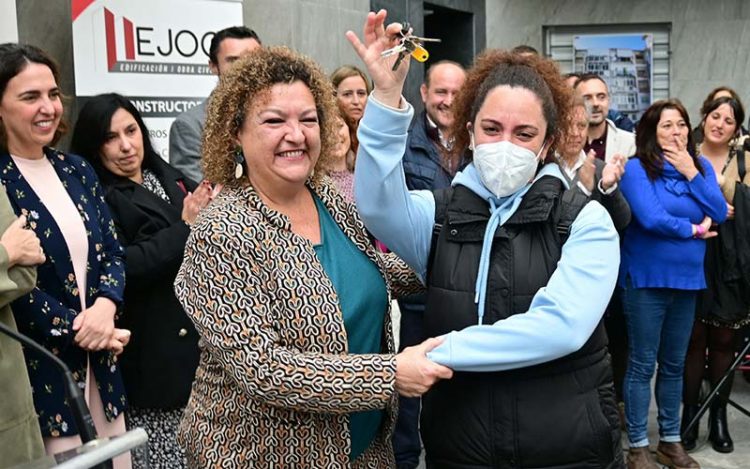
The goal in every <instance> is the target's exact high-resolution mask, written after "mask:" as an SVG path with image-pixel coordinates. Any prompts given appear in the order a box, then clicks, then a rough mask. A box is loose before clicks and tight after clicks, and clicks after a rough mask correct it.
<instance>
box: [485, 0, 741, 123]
mask: <svg viewBox="0 0 750 469" xmlns="http://www.w3.org/2000/svg"><path fill="white" fill-rule="evenodd" d="M486 7H487V47H500V48H508V47H513V46H515V45H517V44H523V43H525V44H529V45H531V46H534V47H536V48H538V49H539V50H542V27H543V26H545V25H550V26H551V25H587V24H597V25H602V24H629V23H671V25H672V32H671V35H670V44H671V56H670V95H671V96H672V97H675V98H679V99H680V100H682V102H683V103H684V104H685V106H686V107H687V109H688V111H689V112H690V118H691V121H693V125H695V124H697V122H698V114H699V108H700V105H701V103H702V102H703V100H704V99H705V97H706V95H707V94H708V92H709V91H710V90H711V89H712V88H714V87H716V86H718V85H728V86H730V87H732V88H734V89H735V90H737V92H738V93H739V94H740V96H741V97H742V100H743V102H744V104H745V107H746V109H747V108H750V1H748V0H713V1H705V0H487V3H486ZM746 122H747V120H746Z"/></svg>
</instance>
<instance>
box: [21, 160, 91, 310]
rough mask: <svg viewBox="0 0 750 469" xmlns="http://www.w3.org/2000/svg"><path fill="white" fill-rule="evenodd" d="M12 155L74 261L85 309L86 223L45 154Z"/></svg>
mask: <svg viewBox="0 0 750 469" xmlns="http://www.w3.org/2000/svg"><path fill="white" fill-rule="evenodd" d="M11 158H13V162H14V163H15V164H16V166H17V167H18V170H19V171H20V172H21V174H22V175H23V177H24V178H25V179H26V182H28V183H29V186H31V188H32V189H33V190H34V192H35V193H36V195H37V196H38V197H39V200H41V201H42V204H43V205H44V206H45V207H46V208H47V210H48V211H49V213H50V215H52V218H53V219H54V220H55V223H57V226H58V228H60V231H61V232H62V235H63V238H64V239H65V244H67V246H68V251H69V252H70V259H71V261H72V263H73V272H74V273H75V276H76V284H77V286H78V297H79V298H80V299H81V310H84V309H86V264H87V263H88V257H89V238H88V236H86V227H85V226H84V225H83V220H81V214H80V213H79V212H78V209H77V208H76V206H75V204H74V203H73V199H71V198H70V194H68V191H66V190H65V187H63V184H62V181H60V178H59V177H58V176H57V173H56V172H55V168H53V167H52V163H50V161H49V160H48V159H47V158H41V159H38V160H29V159H26V158H20V157H17V156H13V155H11Z"/></svg>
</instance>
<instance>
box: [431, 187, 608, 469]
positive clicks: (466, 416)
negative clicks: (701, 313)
mask: <svg viewBox="0 0 750 469" xmlns="http://www.w3.org/2000/svg"><path fill="white" fill-rule="evenodd" d="M563 190H564V187H563V185H562V182H561V181H560V180H559V179H557V178H554V177H542V178H540V179H539V180H538V181H537V182H536V183H534V185H533V186H532V187H531V189H530V190H529V192H527V194H526V195H525V196H524V199H523V201H522V203H521V205H520V206H519V208H518V210H517V211H516V212H515V213H514V214H513V215H512V216H511V218H510V219H509V220H508V221H507V222H506V223H505V224H504V225H503V226H502V227H500V228H498V229H497V231H496V232H495V236H494V240H493V244H492V252H491V257H490V269H489V278H488V282H487V294H486V303H485V313H484V318H483V321H482V323H483V324H492V323H495V322H497V321H499V320H503V319H506V318H508V317H509V316H512V315H514V314H520V313H525V312H526V311H528V308H529V305H530V304H531V300H532V298H533V296H534V294H535V293H536V292H537V291H538V290H539V289H540V288H542V287H544V286H546V285H547V282H548V281H549V278H550V276H551V275H552V273H553V272H554V271H555V269H556V268H557V262H558V261H559V259H560V254H561V249H562V244H563V240H564V238H565V234H563V235H562V237H561V233H560V232H559V229H558V228H559V222H560V218H561V213H563V212H564V204H562V203H561V198H562V194H563ZM446 191H447V192H444V193H442V194H440V193H437V192H436V194H435V198H436V202H437V203H436V222H437V223H440V222H442V224H443V226H442V229H441V230H440V234H439V235H438V237H437V239H436V242H435V243H434V245H433V249H432V252H431V256H432V257H431V260H430V268H429V272H428V279H427V280H428V281H427V284H428V292H427V304H426V310H425V315H424V324H425V333H426V335H427V336H428V337H434V336H438V335H442V334H445V333H448V332H450V331H453V330H461V329H464V328H466V327H468V326H473V325H476V324H477V322H478V316H477V306H476V305H475V304H474V290H475V283H476V278H477V270H478V266H479V259H480V254H481V251H482V241H483V238H484V232H485V227H486V225H487V222H488V220H489V215H490V214H489V210H488V208H487V202H485V201H484V200H482V199H481V198H480V197H478V196H477V195H475V194H474V193H473V192H471V191H470V190H469V189H467V188H465V187H463V186H456V187H455V188H453V189H447V190H446ZM446 197H447V206H445V205H442V207H441V202H440V201H441V200H442V201H445V200H446ZM441 210H444V212H443V213H438V212H440V211H441ZM575 215H577V212H576V213H575V214H574V216H575ZM550 334H554V331H550ZM540 346H541V344H540ZM421 429H422V439H423V441H424V445H425V449H426V452H427V463H428V467H450V468H462V467H466V468H469V467H471V468H480V467H481V468H485V467H486V468H506V467H507V468H515V467H533V468H573V467H575V468H588V467H591V468H600V467H620V465H621V464H622V451H621V450H620V449H619V445H620V432H619V420H618V414H617V408H616V404H615V401H614V385H613V382H612V376H611V369H610V366H609V355H608V353H607V337H606V333H605V331H604V328H603V326H602V324H601V323H600V324H599V325H598V326H597V328H596V329H595V331H594V333H593V334H592V335H591V337H590V338H589V340H588V341H587V342H586V343H585V345H584V346H583V347H582V348H581V349H580V350H578V351H577V352H574V353H572V354H570V355H567V356H565V357H562V358H559V359H557V360H554V361H552V362H549V363H544V364H540V365H536V366H532V367H527V368H522V369H518V370H512V371H505V372H488V373H469V372H457V373H455V374H454V377H453V379H451V380H448V381H442V382H440V383H438V384H437V385H436V386H434V387H433V388H432V389H431V390H430V391H429V392H428V393H427V394H426V395H425V396H424V397H423V410H422V418H421Z"/></svg>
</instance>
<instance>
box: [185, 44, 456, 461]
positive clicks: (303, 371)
mask: <svg viewBox="0 0 750 469" xmlns="http://www.w3.org/2000/svg"><path fill="white" fill-rule="evenodd" d="M335 106H336V104H335V101H334V98H333V90H332V87H331V85H330V83H329V82H328V80H327V78H326V77H325V75H323V73H322V72H321V70H320V69H319V68H318V66H317V65H315V64H314V63H313V62H312V61H310V60H309V59H307V58H304V57H302V56H300V55H297V54H296V53H294V52H292V51H290V50H288V49H285V48H267V49H263V50H260V51H258V52H256V53H254V54H251V55H249V56H248V57H245V58H243V59H240V60H239V61H238V62H237V63H236V64H235V65H234V66H233V67H232V69H231V71H230V72H229V73H228V74H227V75H226V76H225V77H224V78H223V79H222V81H221V82H220V83H219V86H218V87H217V88H216V90H215V91H214V93H213V95H212V98H211V101H210V103H209V106H208V118H207V121H206V129H205V135H204V142H203V152H204V157H203V160H204V164H205V168H204V169H205V171H204V172H205V174H206V177H207V178H208V179H210V180H212V181H215V182H219V183H222V184H224V185H225V188H224V189H223V190H222V191H221V193H219V195H218V196H217V198H216V199H215V200H214V201H213V202H212V203H211V205H209V206H208V207H207V208H206V209H205V210H204V212H203V213H202V214H201V216H200V217H199V218H198V220H197V222H196V223H195V224H194V225H193V227H192V233H191V235H190V238H189V239H188V242H187V245H186V247H185V260H184V262H183V264H182V266H181V268H180V271H179V273H178V274H177V279H176V281H175V290H176V292H177V297H178V298H179V299H180V301H181V302H182V305H183V306H184V308H185V311H186V312H187V314H188V315H189V316H190V317H191V318H192V320H193V322H194V324H195V326H196V329H197V330H198V333H199V334H200V335H201V344H202V350H201V363H200V365H199V367H198V371H197V373H196V380H195V384H194V385H193V391H192V394H191V395H190V401H189V402H188V405H187V409H186V410H185V415H184V418H183V421H182V424H181V427H180V435H179V439H180V441H181V443H182V445H183V446H184V447H185V449H186V451H187V454H188V464H189V465H190V466H191V467H214V466H217V465H219V463H221V464H222V465H226V464H227V462H228V461H231V462H232V467H270V466H274V465H277V464H278V461H279V460H283V461H291V462H290V464H291V465H293V466H295V467H326V468H348V467H391V466H393V465H394V463H393V450H392V447H391V435H390V431H391V429H392V428H393V424H392V422H393V419H394V416H395V408H394V402H395V395H396V392H400V393H402V394H406V395H409V396H416V395H419V394H421V393H423V392H424V391H425V390H426V389H427V388H428V387H429V386H431V385H432V384H433V383H435V382H436V381H437V380H438V379H442V378H450V377H451V372H450V370H448V369H447V368H445V367H442V366H439V365H437V364H435V363H433V362H431V361H429V360H428V359H427V358H426V355H425V354H426V352H427V351H428V350H430V349H431V348H433V347H435V346H436V345H437V343H438V342H439V341H437V340H436V339H431V340H428V341H426V342H424V343H423V344H421V345H419V346H416V347H412V348H408V349H406V350H404V351H403V352H402V353H400V354H398V355H396V354H394V353H393V352H394V350H393V340H392V332H391V324H390V304H391V302H390V296H391V289H393V290H394V291H396V292H399V293H400V292H410V291H415V290H416V289H419V288H420V284H419V281H418V279H417V277H416V275H415V274H414V273H413V272H411V271H409V270H408V268H406V266H405V265H404V264H403V262H400V261H399V260H398V259H397V258H395V257H394V256H393V255H392V254H388V255H386V254H381V253H378V252H376V250H375V249H374V248H373V246H372V243H371V242H370V239H369V238H368V235H367V233H366V232H365V230H364V227H363V225H362V222H361V221H360V219H359V216H358V215H357V212H356V210H355V208H354V206H353V205H352V204H350V203H348V202H346V201H345V200H344V199H343V198H342V197H341V196H340V195H339V192H338V191H337V190H336V189H335V188H334V187H333V183H332V181H331V180H330V179H329V178H328V177H327V176H326V175H325V174H326V173H327V170H328V169H329V168H332V167H333V166H334V164H335V163H336V162H337V161H336V159H337V158H339V155H338V153H337V152H336V151H334V148H335V147H336V146H337V145H338V143H339V138H338V135H337V133H338V131H339V128H340V126H339V124H340V121H338V120H337V119H336V116H337V114H338V113H337V110H336V108H335ZM290 457H294V458H296V459H293V460H290V459H289V458H290Z"/></svg>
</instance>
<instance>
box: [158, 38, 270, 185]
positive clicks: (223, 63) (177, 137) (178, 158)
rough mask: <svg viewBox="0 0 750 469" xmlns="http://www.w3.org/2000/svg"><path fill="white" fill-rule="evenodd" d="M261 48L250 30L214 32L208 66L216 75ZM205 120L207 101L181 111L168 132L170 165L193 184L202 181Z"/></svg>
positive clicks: (258, 39) (258, 40)
mask: <svg viewBox="0 0 750 469" xmlns="http://www.w3.org/2000/svg"><path fill="white" fill-rule="evenodd" d="M260 46H261V42H260V38H258V35H257V34H256V33H255V31H253V30H252V29H249V28H246V27H244V26H232V27H231V28H226V29H222V30H221V31H219V32H217V33H216V34H215V35H214V37H213V39H211V46H210V48H209V60H208V66H209V68H210V69H211V72H212V73H214V74H215V75H218V76H219V79H221V75H222V73H223V72H226V71H227V70H228V69H229V67H230V66H231V65H232V63H234V61H236V60H237V59H239V58H240V57H242V56H243V55H245V54H248V53H250V52H252V51H254V50H255V49H257V48H259V47H260ZM205 121H206V101H203V102H202V103H201V104H199V105H197V106H195V107H192V108H190V109H188V110H187V111H185V112H183V113H182V114H180V115H179V116H177V118H176V119H175V121H174V122H173V123H172V127H171V128H170V129H169V163H170V164H171V165H172V166H173V167H175V168H177V169H178V170H180V171H181V172H182V173H183V174H185V175H186V176H187V177H189V178H190V179H192V180H193V181H201V180H202V179H203V173H202V171H201V163H200V160H201V139H202V138H203V124H204V123H205Z"/></svg>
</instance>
